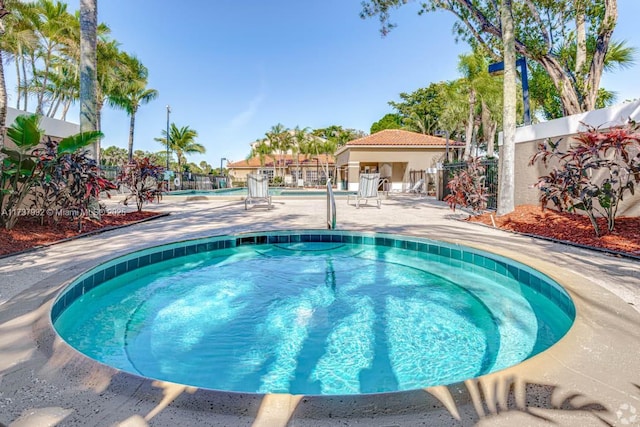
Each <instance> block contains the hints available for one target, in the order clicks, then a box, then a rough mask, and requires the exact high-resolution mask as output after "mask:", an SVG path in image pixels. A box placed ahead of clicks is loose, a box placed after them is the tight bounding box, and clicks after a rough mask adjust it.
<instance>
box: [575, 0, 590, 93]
mask: <svg viewBox="0 0 640 427" xmlns="http://www.w3.org/2000/svg"><path fill="white" fill-rule="evenodd" d="M574 7H575V12H576V48H577V49H576V68H575V70H574V74H575V75H576V78H577V79H578V81H582V76H583V75H584V72H585V71H586V70H585V65H586V63H587V28H586V25H585V22H584V14H585V4H584V0H575V6H574Z"/></svg>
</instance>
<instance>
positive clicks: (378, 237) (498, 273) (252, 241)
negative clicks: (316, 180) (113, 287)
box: [50, 229, 576, 397]
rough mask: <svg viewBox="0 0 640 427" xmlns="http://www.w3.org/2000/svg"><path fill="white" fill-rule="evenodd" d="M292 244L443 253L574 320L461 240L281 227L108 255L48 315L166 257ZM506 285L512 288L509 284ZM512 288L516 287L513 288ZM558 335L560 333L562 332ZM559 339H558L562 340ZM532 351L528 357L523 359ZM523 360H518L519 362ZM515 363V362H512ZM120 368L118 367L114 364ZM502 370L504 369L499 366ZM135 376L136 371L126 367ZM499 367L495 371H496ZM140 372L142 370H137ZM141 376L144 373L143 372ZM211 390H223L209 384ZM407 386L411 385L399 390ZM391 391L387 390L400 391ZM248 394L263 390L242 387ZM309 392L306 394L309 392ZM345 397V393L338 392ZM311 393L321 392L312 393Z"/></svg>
mask: <svg viewBox="0 0 640 427" xmlns="http://www.w3.org/2000/svg"><path fill="white" fill-rule="evenodd" d="M295 243H340V244H353V245H360V246H361V247H362V246H367V247H386V248H396V249H401V250H407V251H415V252H417V253H422V254H424V255H425V257H426V258H425V261H426V260H428V259H430V258H431V257H432V256H436V257H443V260H442V261H438V262H442V263H444V264H445V265H450V266H451V267H455V268H460V269H462V270H465V271H471V272H473V273H475V274H479V275H483V276H487V277H492V276H495V277H507V278H509V279H511V280H514V281H515V282H517V285H516V284H514V285H511V286H515V287H516V289H518V288H521V287H523V286H524V287H528V288H529V289H530V290H531V291H533V292H535V293H538V294H539V295H541V296H542V297H544V298H545V299H546V300H547V301H549V302H550V303H552V304H553V305H555V306H556V307H557V308H558V309H559V310H560V311H562V312H563V313H564V314H565V315H566V316H567V317H568V318H569V319H571V322H572V323H573V319H575V315H576V312H575V305H574V304H573V301H572V300H571V297H570V296H569V294H568V293H567V292H566V291H565V290H564V289H563V288H562V286H561V285H559V284H558V283H556V282H554V281H553V279H551V278H550V277H548V276H546V275H544V274H541V273H539V272H537V271H535V270H533V269H531V268H530V267H528V266H526V265H523V264H519V263H517V262H513V263H510V262H511V261H512V260H511V259H507V258H505V257H502V256H498V255H494V254H490V253H488V252H486V251H480V250H477V249H473V248H470V247H468V246H464V245H460V244H451V243H446V242H442V241H435V240H433V239H426V238H419V237H411V236H404V235H399V234H393V233H380V232H355V231H346V230H325V229H304V230H300V229H298V230H279V231H267V232H243V233H235V234H226V235H221V236H214V237H209V238H207V237H201V238H198V239H188V240H182V241H176V242H174V243H170V244H163V245H158V246H152V247H149V248H145V249H142V250H138V251H134V252H131V253H129V254H126V255H123V256H119V257H116V258H113V259H110V260H108V261H106V262H103V263H101V264H99V265H97V266H96V267H95V268H93V269H91V270H89V271H86V272H83V273H82V274H80V275H79V276H77V277H76V278H74V279H73V280H72V281H71V283H69V284H68V285H66V286H64V288H63V289H62V290H61V291H60V292H59V293H58V294H57V295H56V297H55V299H54V301H53V304H52V307H51V310H50V317H51V321H52V328H53V329H55V327H54V326H53V324H54V323H55V322H56V321H57V319H59V317H60V316H61V315H62V313H63V312H64V311H65V310H66V309H67V308H68V307H69V306H71V305H72V304H73V303H74V302H75V301H76V300H77V299H79V298H80V297H82V296H83V295H85V294H86V293H88V292H90V291H91V290H93V289H96V288H98V287H99V286H101V285H102V284H104V283H105V282H108V281H109V280H112V279H114V278H116V277H118V276H121V275H125V274H127V273H131V272H134V271H136V270H137V269H139V268H144V267H149V266H151V265H154V264H160V263H163V262H166V261H173V260H176V259H180V258H182V257H188V256H190V255H200V254H206V253H210V252H214V253H215V252H216V251H219V250H225V249H231V248H240V247H246V246H259V245H281V244H295ZM511 286H510V287H511ZM514 292H519V291H516V290H514ZM566 332H568V330H567V331H565V332H564V333H563V335H562V336H564V335H565V334H566ZM561 338H562V337H561ZM561 338H560V339H561ZM531 357H534V356H528V357H527V358H526V359H524V360H527V359H529V358H531ZM518 363H521V362H518ZM512 366H513V365H512ZM116 369H118V370H119V368H116ZM501 370H502V369H501ZM125 372H129V373H132V374H134V375H138V374H136V373H135V372H130V371H125ZM496 372H497V371H496ZM141 376H142V375H141ZM142 377H144V376H142ZM211 391H225V390H219V389H212V390H211ZM403 391H410V390H403ZM399 392H400V391H393V392H388V393H399ZM246 393H248V394H259V395H263V394H265V393H258V392H246ZM363 394H387V392H377V393H363ZM308 396H310V395H308ZM337 396H338V397H345V395H337ZM313 397H325V396H324V395H313Z"/></svg>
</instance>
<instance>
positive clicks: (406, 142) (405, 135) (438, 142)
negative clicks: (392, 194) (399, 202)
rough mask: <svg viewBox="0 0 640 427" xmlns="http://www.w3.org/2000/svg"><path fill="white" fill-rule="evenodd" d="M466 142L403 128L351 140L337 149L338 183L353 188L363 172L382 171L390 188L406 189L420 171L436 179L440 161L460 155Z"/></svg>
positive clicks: (353, 189) (381, 176) (386, 130)
mask: <svg viewBox="0 0 640 427" xmlns="http://www.w3.org/2000/svg"><path fill="white" fill-rule="evenodd" d="M460 149H464V143H462V142H459V141H452V140H448V139H446V138H441V137H438V136H433V135H424V134H421V133H416V132H409V131H406V130H400V129H385V130H382V131H380V132H377V133H374V134H372V135H369V136H365V137H364V138H359V139H355V140H353V141H349V142H348V143H347V144H345V145H344V146H342V147H340V148H339V149H338V151H337V152H336V167H337V171H338V176H337V177H336V182H338V183H339V185H340V184H341V185H340V186H341V187H342V188H344V189H348V190H351V191H355V190H357V189H358V182H359V177H360V173H370V172H378V173H380V178H383V179H384V178H386V179H387V181H388V183H389V184H388V188H387V189H388V190H390V191H406V190H407V189H408V188H409V186H410V185H411V184H412V183H413V181H414V180H413V179H412V178H413V177H414V176H416V175H417V174H419V175H422V174H426V175H427V176H429V175H430V176H432V177H433V179H435V174H436V170H437V168H438V165H439V164H442V162H444V160H445V157H446V154H447V152H448V154H449V159H450V160H452V159H453V158H457V157H459V150H460Z"/></svg>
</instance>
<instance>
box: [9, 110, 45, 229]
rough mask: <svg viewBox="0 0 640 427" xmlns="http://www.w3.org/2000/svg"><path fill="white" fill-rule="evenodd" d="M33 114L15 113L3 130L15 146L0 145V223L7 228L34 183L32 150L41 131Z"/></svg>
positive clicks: (14, 221) (16, 217)
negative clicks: (9, 124) (12, 120)
mask: <svg viewBox="0 0 640 427" xmlns="http://www.w3.org/2000/svg"><path fill="white" fill-rule="evenodd" d="M39 124H40V119H39V118H38V116H37V115H35V114H32V115H29V116H18V117H16V120H15V122H14V123H13V124H12V125H11V126H10V127H9V128H8V129H7V137H8V138H9V139H10V140H11V142H13V144H14V145H15V148H8V147H4V146H3V147H2V148H0V152H1V153H2V154H3V155H4V156H3V157H4V158H3V159H2V165H1V168H0V208H1V212H0V225H2V226H4V227H5V228H7V229H8V230H10V229H11V228H13V226H14V225H15V224H16V222H17V221H18V218H19V217H20V216H21V212H20V210H19V208H20V207H21V205H22V202H23V200H24V199H25V197H26V196H27V194H29V191H30V190H31V187H32V186H33V185H34V184H35V180H34V172H35V170H36V167H37V160H38V158H37V157H36V156H35V155H34V154H33V150H34V149H35V147H36V146H37V145H38V144H39V143H40V140H41V139H42V135H43V131H42V129H40V127H39Z"/></svg>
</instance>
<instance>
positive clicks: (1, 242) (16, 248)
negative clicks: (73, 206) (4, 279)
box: [0, 211, 159, 256]
mask: <svg viewBox="0 0 640 427" xmlns="http://www.w3.org/2000/svg"><path fill="white" fill-rule="evenodd" d="M155 215H159V214H158V213H157V212H145V211H143V212H127V213H119V214H106V215H102V221H101V222H98V221H94V220H91V219H88V218H85V219H83V220H82V232H78V221H69V220H66V219H63V220H61V221H60V222H59V223H58V224H57V225H54V224H47V221H46V220H45V224H44V225H40V217H23V218H20V219H19V220H18V223H17V224H16V225H15V227H13V229H11V230H6V229H4V228H0V256H1V255H7V254H11V253H15V252H20V251H24V250H26V249H30V248H33V247H36V246H41V245H46V244H50V243H53V242H57V241H59V240H63V239H67V238H70V237H75V236H78V235H79V234H84V233H89V232H92V231H96V230H100V229H104V228H109V227H117V226H122V225H126V224H131V223H133V222H136V221H140V220H142V219H145V218H149V217H152V216H155Z"/></svg>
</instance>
